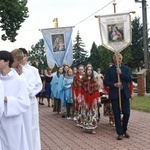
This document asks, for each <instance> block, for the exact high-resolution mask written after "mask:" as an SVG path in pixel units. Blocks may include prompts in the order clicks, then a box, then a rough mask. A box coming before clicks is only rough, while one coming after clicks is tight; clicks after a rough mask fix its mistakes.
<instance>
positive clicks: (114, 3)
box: [113, 0, 117, 13]
mask: <svg viewBox="0 0 150 150" xmlns="http://www.w3.org/2000/svg"><path fill="white" fill-rule="evenodd" d="M116 4H117V3H116V0H114V2H113V5H114V13H116Z"/></svg>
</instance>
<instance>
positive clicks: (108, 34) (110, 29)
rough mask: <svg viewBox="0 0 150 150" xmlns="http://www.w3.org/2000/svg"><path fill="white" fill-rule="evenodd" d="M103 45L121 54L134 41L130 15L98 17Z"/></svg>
mask: <svg viewBox="0 0 150 150" xmlns="http://www.w3.org/2000/svg"><path fill="white" fill-rule="evenodd" d="M98 19H99V27H100V36H101V40H102V45H103V46H104V47H105V48H107V49H109V50H111V51H113V52H121V51H122V50H123V49H125V48H126V47H127V46H128V45H130V44H131V41H132V29H131V17H130V14H129V13H123V14H111V15H104V16H98Z"/></svg>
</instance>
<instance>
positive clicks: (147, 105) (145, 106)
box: [131, 96, 150, 112]
mask: <svg viewBox="0 0 150 150" xmlns="http://www.w3.org/2000/svg"><path fill="white" fill-rule="evenodd" d="M131 109H134V110H141V111H145V112H150V97H146V96H143V97H141V96H135V97H134V99H133V100H132V101H131Z"/></svg>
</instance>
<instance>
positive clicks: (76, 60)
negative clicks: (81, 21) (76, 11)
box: [72, 31, 87, 67]
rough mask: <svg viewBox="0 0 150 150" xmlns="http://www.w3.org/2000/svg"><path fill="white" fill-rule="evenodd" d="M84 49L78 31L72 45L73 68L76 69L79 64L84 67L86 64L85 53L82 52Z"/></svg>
mask: <svg viewBox="0 0 150 150" xmlns="http://www.w3.org/2000/svg"><path fill="white" fill-rule="evenodd" d="M84 47H85V45H84V43H83V42H82V39H81V37H80V34H79V31H78V33H77V36H76V38H75V44H74V45H73V65H72V66H73V67H74V66H76V67H77V66H78V65H80V64H82V65H85V64H86V63H87V51H85V50H84Z"/></svg>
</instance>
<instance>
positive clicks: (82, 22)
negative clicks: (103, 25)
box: [0, 0, 150, 51]
mask: <svg viewBox="0 0 150 150" xmlns="http://www.w3.org/2000/svg"><path fill="white" fill-rule="evenodd" d="M109 3H110V4H109ZM116 3H117V5H116V10H117V13H124V12H130V11H136V14H131V16H132V18H134V17H135V16H137V17H141V22H142V9H141V6H142V4H141V3H135V0H116ZM147 5H148V6H147V20H148V27H149V28H150V0H147ZM27 6H28V9H29V18H27V19H26V21H25V22H24V23H23V24H22V27H21V28H20V30H19V31H18V36H17V41H16V42H14V43H11V42H9V41H5V42H4V41H2V40H0V46H1V48H0V50H9V51H11V50H13V49H15V48H19V47H25V48H26V49H28V50H30V49H31V46H32V45H35V44H36V43H37V42H38V41H39V39H41V38H42V34H41V32H40V31H39V29H44V28H54V23H53V19H54V18H58V22H59V27H65V26H75V28H74V30H73V34H72V41H74V40H75V37H76V35H77V31H78V30H79V32H80V36H81V38H82V41H83V43H84V44H85V46H86V47H85V49H86V50H88V51H89V50H90V49H91V45H92V43H93V41H95V43H96V44H97V45H100V44H101V40H100V33H99V26H98V19H96V18H95V17H94V16H95V15H105V14H112V13H114V9H113V0H28V4H27ZM98 10H100V11H98ZM95 12H97V13H95ZM94 13H95V14H94ZM89 16H90V17H89ZM86 18H87V19H86ZM0 33H1V34H2V32H1V31H0Z"/></svg>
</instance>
